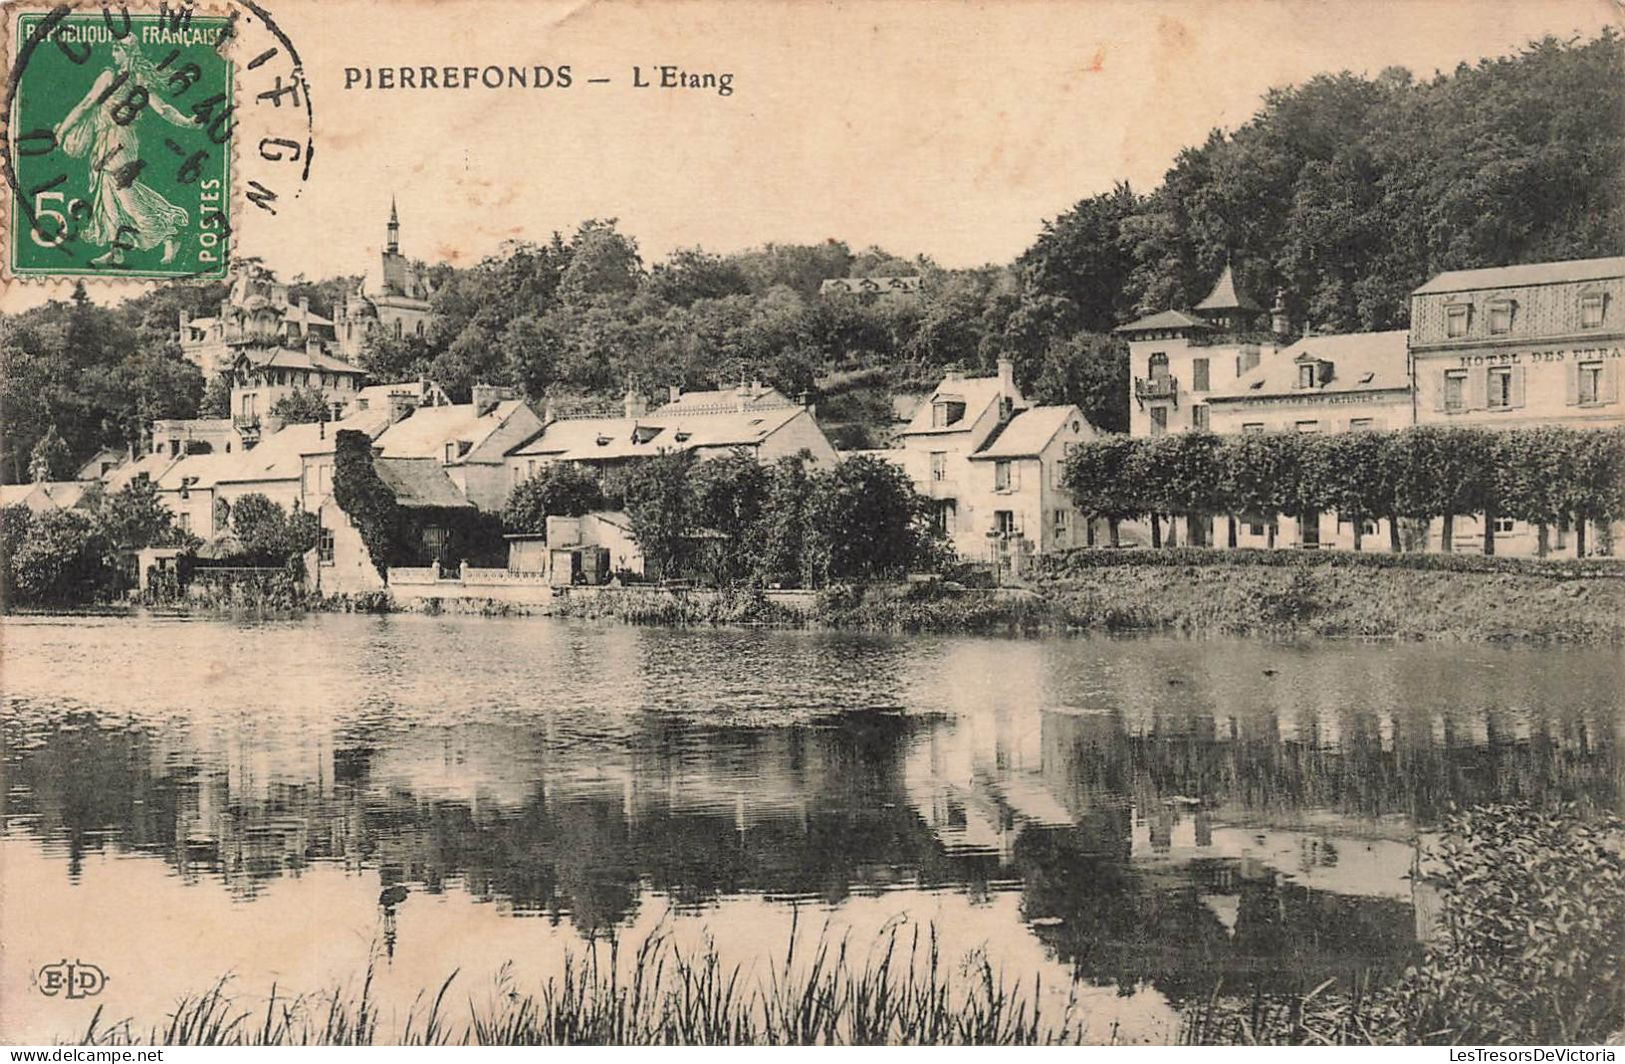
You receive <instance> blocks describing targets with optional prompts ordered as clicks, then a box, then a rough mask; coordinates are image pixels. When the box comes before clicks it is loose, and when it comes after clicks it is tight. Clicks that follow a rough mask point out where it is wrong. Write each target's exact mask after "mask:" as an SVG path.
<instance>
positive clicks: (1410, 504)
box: [1066, 425, 1625, 555]
mask: <svg viewBox="0 0 1625 1064" xmlns="http://www.w3.org/2000/svg"><path fill="white" fill-rule="evenodd" d="M1066 481H1067V485H1068V487H1069V488H1070V489H1071V491H1072V495H1073V497H1074V498H1075V499H1076V501H1077V505H1078V508H1079V509H1080V510H1082V511H1083V512H1084V513H1085V514H1087V515H1089V516H1090V517H1091V518H1100V519H1104V520H1106V521H1107V522H1108V523H1109V524H1110V526H1111V528H1112V530H1113V532H1112V534H1113V541H1114V543H1115V541H1116V528H1117V523H1118V522H1119V521H1123V520H1137V519H1142V518H1144V519H1149V520H1150V523H1151V534H1152V544H1153V546H1161V544H1162V535H1161V526H1162V518H1163V517H1165V516H1172V515H1178V516H1182V517H1185V518H1187V519H1190V521H1191V523H1192V524H1193V525H1204V524H1205V522H1206V520H1207V519H1208V518H1211V517H1213V516H1215V515H1221V514H1222V515H1227V516H1228V517H1229V545H1230V546H1235V542H1236V519H1237V517H1238V516H1244V517H1248V518H1251V519H1254V520H1258V519H1265V520H1267V521H1270V520H1273V518H1274V517H1275V516H1276V515H1278V514H1286V515H1289V516H1300V515H1304V514H1309V513H1318V512H1323V511H1335V512H1336V513H1337V514H1338V515H1339V517H1340V518H1341V519H1343V520H1347V521H1349V522H1351V523H1352V525H1353V528H1354V549H1355V550H1360V549H1361V530H1362V527H1363V525H1364V523H1365V522H1366V521H1377V520H1385V521H1387V522H1388V528H1389V537H1390V542H1389V548H1390V549H1391V550H1393V551H1395V552H1398V551H1399V550H1400V549H1401V547H1402V544H1401V542H1400V534H1399V519H1401V518H1409V519H1413V520H1420V521H1429V520H1432V519H1434V518H1439V519H1441V521H1442V523H1443V535H1442V540H1441V549H1442V550H1445V551H1449V550H1450V549H1451V541H1452V538H1453V535H1454V518H1455V515H1457V514H1482V515H1483V518H1484V553H1486V554H1493V553H1495V532H1494V529H1495V519H1496V518H1497V517H1510V518H1513V519H1515V520H1520V521H1527V522H1529V523H1531V524H1534V525H1536V526H1537V527H1538V529H1539V531H1540V539H1539V543H1540V547H1539V549H1540V553H1542V554H1544V553H1545V551H1546V544H1547V541H1548V540H1547V530H1548V529H1549V528H1550V527H1551V526H1554V525H1555V526H1558V527H1565V526H1566V527H1572V528H1573V529H1574V532H1575V545H1576V550H1577V552H1578V553H1579V554H1581V555H1583V554H1584V553H1585V534H1586V527H1587V525H1588V524H1590V525H1607V524H1608V523H1610V522H1613V521H1617V520H1620V519H1622V518H1625V429H1590V430H1588V429H1567V428H1532V429H1517V430H1507V431H1502V430H1494V429H1474V428H1454V427H1441V426H1434V425H1422V426H1416V427H1413V428H1407V429H1403V430H1400V431H1397V432H1348V433H1337V434H1325V435H1319V434H1296V433H1255V434H1247V435H1240V436H1214V435H1210V434H1207V433H1184V434H1179V435H1170V436H1160V437H1156V438H1153V439H1131V438H1129V437H1127V436H1111V437H1106V438H1103V439H1100V440H1096V441H1092V442H1090V443H1087V444H1083V445H1081V446H1079V447H1078V448H1077V449H1076V450H1075V451H1074V452H1073V454H1072V456H1071V457H1070V459H1069V460H1068V465H1067V470H1066ZM1271 528H1273V525H1271Z"/></svg>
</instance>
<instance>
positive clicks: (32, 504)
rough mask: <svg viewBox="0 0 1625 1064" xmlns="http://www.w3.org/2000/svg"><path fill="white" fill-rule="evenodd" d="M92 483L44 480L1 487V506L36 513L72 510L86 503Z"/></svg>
mask: <svg viewBox="0 0 1625 1064" xmlns="http://www.w3.org/2000/svg"><path fill="white" fill-rule="evenodd" d="M91 483H93V482H91V481H78V480H44V481H39V482H36V483H33V484H5V485H0V506H26V507H28V508H29V509H30V510H32V511H34V512H35V513H44V512H45V511H47V510H71V509H73V508H74V507H75V506H78V505H79V504H80V503H81V502H83V501H84V498H85V491H86V490H87V489H88V488H89V487H90V485H91Z"/></svg>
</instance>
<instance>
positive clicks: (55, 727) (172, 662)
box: [0, 617, 1620, 1002]
mask: <svg viewBox="0 0 1625 1064" xmlns="http://www.w3.org/2000/svg"><path fill="white" fill-rule="evenodd" d="M6 642H7V647H6V651H7V662H6V665H7V674H6V681H7V684H6V718H5V733H4V734H5V751H4V753H5V770H6V774H7V787H6V795H5V799H4V801H5V806H4V815H5V824H6V833H7V836H8V837H9V838H10V840H12V841H13V842H16V841H20V840H34V844H36V845H38V846H39V847H40V848H41V849H42V852H43V855H44V859H45V860H46V861H47V862H48V863H49V864H50V865H51V866H53V867H55V868H58V869H59V872H58V873H57V874H58V875H59V876H60V878H61V879H62V880H63V881H65V882H66V883H68V884H73V883H75V882H77V881H78V878H79V877H80V876H81V873H82V871H83V869H84V867H85V863H86V861H87V859H89V858H90V857H92V856H96V855H101V854H105V853H115V854H126V855H135V856H137V857H138V859H145V860H149V861H161V862H163V864H164V865H165V866H166V867H167V868H168V869H169V870H170V873H171V876H170V879H169V882H170V883H171V884H172V886H170V887H169V888H167V889H169V890H173V891H180V892H185V891H187V890H193V889H197V888H198V886H199V885H200V884H203V883H217V884H223V885H224V886H225V887H226V889H227V890H228V891H229V892H230V895H231V896H232V897H233V898H234V899H236V901H237V902H238V903H239V904H241V905H244V906H249V907H252V906H254V905H256V904H263V903H262V902H261V899H262V898H263V897H264V895H265V892H266V891H267V889H268V888H270V887H272V886H273V885H275V886H277V889H282V887H283V886H284V885H288V886H292V885H296V884H299V883H301V882H304V881H306V879H307V877H310V876H311V874H312V872H313V871H314V870H316V869H337V870H341V871H342V873H343V874H345V875H350V876H354V877H356V878H358V879H365V880H367V881H368V882H370V883H371V884H372V887H371V889H372V890H374V891H376V890H380V889H382V890H384V891H385V892H386V894H385V896H383V897H381V898H380V904H382V905H383V906H384V910H383V911H384V914H385V917H386V918H387V920H386V924H385V931H386V934H387V935H388V937H389V944H390V947H391V950H393V948H394V945H395V936H396V935H397V933H399V934H401V935H402V937H403V939H404V936H405V931H404V930H400V931H398V929H397V927H396V921H395V906H396V905H400V906H401V911H402V912H403V913H410V912H411V911H412V910H411V908H410V906H411V905H412V902H411V901H406V902H405V903H404V904H403V903H402V899H406V898H408V897H409V895H408V894H407V893H406V891H407V890H409V891H410V892H412V893H417V892H422V893H424V894H427V895H430V896H442V897H443V896H446V895H452V894H456V895H466V896H467V897H469V898H471V899H473V900H475V901H477V902H490V903H496V904H497V905H499V906H500V907H501V909H502V912H503V913H505V914H507V915H508V916H509V917H513V916H525V915H535V916H540V917H544V918H545V919H546V920H547V921H548V922H549V923H550V924H553V925H558V926H561V927H568V928H572V929H573V933H576V934H583V935H585V934H594V933H598V932H602V931H605V930H607V929H612V928H615V927H619V926H624V925H627V924H629V923H631V922H633V921H635V920H637V919H638V918H639V916H640V913H642V914H645V915H646V910H648V909H650V908H652V907H654V906H657V905H660V906H669V905H675V906H676V907H677V908H678V909H679V910H683V911H699V912H702V913H710V914H713V915H717V914H722V913H726V912H728V911H730V910H728V908H727V907H728V906H729V905H732V904H736V899H742V898H747V897H753V898H758V899H761V900H762V901H763V902H765V903H766V904H767V905H768V906H769V907H770V908H771V907H775V906H776V907H777V911H780V912H782V913H784V914H788V912H789V911H790V904H791V903H797V904H804V903H815V904H818V905H822V906H829V907H834V908H836V909H841V908H843V907H848V906H850V904H851V902H852V900H853V899H857V898H889V899H892V900H893V901H894V902H895V904H896V905H897V906H898V907H900V908H901V907H906V906H909V905H911V904H914V900H915V899H920V898H926V897H930V896H933V895H941V894H952V895H957V896H959V897H962V898H964V899H965V900H966V901H967V902H968V903H969V904H970V908H969V909H967V910H964V912H965V913H966V914H967V915H966V917H965V918H966V919H972V918H974V919H975V920H977V921H979V923H978V930H977V933H978V934H981V935H982V936H983V937H985V938H988V939H998V938H999V937H1001V936H1004V937H1008V936H1012V935H1017V936H1028V937H1030V938H1031V939H1032V940H1034V941H1035V942H1036V943H1038V944H1041V947H1042V949H1043V950H1044V952H1045V953H1046V954H1047V956H1048V957H1049V958H1051V959H1052V960H1053V961H1056V962H1059V963H1061V964H1064V965H1066V966H1068V967H1069V968H1070V969H1071V970H1072V972H1073V973H1074V974H1075V975H1076V976H1077V977H1078V978H1080V979H1082V980H1084V981H1086V982H1087V983H1089V984H1095V985H1100V986H1103V987H1113V988H1117V989H1119V990H1121V991H1122V992H1124V993H1129V992H1132V991H1136V990H1142V989H1144V988H1147V987H1150V988H1154V989H1155V990H1156V991H1158V992H1159V993H1160V994H1162V995H1164V996H1165V997H1166V998H1168V999H1171V1000H1173V1001H1175V1002H1177V1001H1180V1000H1184V999H1186V998H1188V997H1192V996H1203V995H1206V994H1208V993H1210V992H1211V991H1212V989H1213V986H1214V982H1215V980H1216V979H1218V978H1221V977H1222V978H1223V979H1224V980H1225V981H1226V983H1227V985H1230V986H1232V987H1235V986H1245V985H1258V986H1265V987H1285V986H1304V985H1312V984H1313V983H1315V982H1318V981H1320V980H1321V979H1324V978H1326V977H1327V976H1331V975H1340V976H1349V975H1353V974H1356V973H1359V972H1362V971H1375V972H1378V973H1381V972H1383V971H1387V970H1390V969H1392V968H1394V967H1396V966H1399V965H1403V964H1404V963H1405V962H1406V960H1407V959H1408V958H1409V957H1410V956H1411V951H1412V949H1413V946H1414V942H1415V937H1416V936H1415V917H1414V915H1413V902H1412V897H1411V889H1410V879H1409V876H1408V873H1409V871H1410V863H1411V860H1412V854H1413V840H1414V838H1415V836H1416V833H1417V832H1418V830H1421V829H1424V828H1425V827H1426V826H1427V825H1428V824H1429V823H1431V822H1432V821H1433V820H1435V819H1436V818H1437V816H1438V815H1439V813H1440V811H1441V810H1442V809H1444V808H1445V807H1446V806H1447V805H1448V804H1449V803H1452V802H1454V803H1472V802H1479V801H1488V800H1496V799H1504V798H1521V799H1529V800H1534V801H1543V802H1544V801H1575V802H1581V803H1589V804H1595V805H1604V806H1608V807H1617V804H1618V801H1619V789H1620V788H1619V772H1618V768H1619V766H1618V761H1617V757H1616V748H1617V740H1618V736H1619V728H1620V722H1619V716H1618V711H1617V709H1616V698H1617V695H1616V691H1617V666H1618V662H1617V659H1616V658H1615V657H1614V656H1613V655H1612V653H1611V652H1599V651H1578V650H1538V651H1537V650H1528V649H1504V648H1467V649H1463V648H1459V647H1438V646H1381V647H1377V646H1359V645H1319V646H1314V647H1303V646H1289V645H1274V644H1265V643H1256V642H1252V643H1244V642H1206V643H1204V642H1187V641H1175V640H1164V639H1157V640H1135V641H1101V640H1088V641H1085V640H1054V641H1031V642H1004V641H993V640H972V639H913V640H902V639H890V638H871V637H853V636H830V635H818V634H810V633H792V632H731V631H720V632H711V631H699V632H673V631H664V630H643V629H631V628H623V627H613V626H610V627H598V626H591V625H577V624H565V623H559V622H552V621H493V620H484V619H458V618H439V619H431V618H393V619H388V620H377V619H371V618H356V617H322V618H313V619H311V620H309V621H305V622H300V623H294V624H273V625H257V626H232V625H226V624H220V623H212V622H210V623H203V622H188V623H182V622H174V621H128V620H123V621H111V622H98V623H86V624H80V625H67V624H54V623H50V622H47V621H25V622H21V623H16V624H8V626H7V630H6ZM182 649H184V651H185V652H184V653H177V651H179V650H182ZM87 661H94V662H96V663H97V667H96V668H94V669H81V668H75V667H74V666H76V665H79V664H82V663H84V662H87ZM158 661H163V662H164V663H165V669H166V670H167V676H166V678H165V679H164V680H162V681H160V680H159V679H158V676H157V675H156V672H155V670H154V669H153V663H154V662H158ZM0 867H4V868H5V869H6V874H8V875H10V874H11V870H10V866H8V865H4V863H3V862H0ZM397 885H399V888H406V890H399V888H397ZM392 888H394V889H397V890H399V893H397V894H390V893H389V891H390V890H391V889H392ZM323 889H325V888H323ZM310 891H311V899H312V900H311V904H319V903H320V901H319V899H320V895H319V892H318V888H316V887H315V886H312V887H311V888H310ZM1001 896H1014V897H1015V898H1017V899H1018V901H1019V904H1018V906H1017V908H1016V909H1015V910H1011V909H1008V908H1001V907H999V906H994V905H990V904H989V901H990V900H991V899H993V898H996V897H1001ZM388 897H395V898H396V900H395V902H394V903H389V902H388V901H387V898H388ZM130 904H131V907H132V912H134V913H137V914H138V913H139V910H140V907H141V906H142V905H143V904H145V902H143V901H142V900H141V899H139V898H135V899H132V900H131V903H130ZM154 904H157V903H156V902H154ZM41 909H42V911H41V912H40V913H39V914H38V919H40V920H42V921H46V922H51V921H56V922H57V923H59V924H61V925H63V926H66V925H68V924H72V923H73V922H75V921H76V920H82V919H83V917H82V915H80V914H79V913H78V912H77V911H76V910H75V909H74V907H73V906H72V905H71V904H67V903H63V904H61V905H55V904H51V903H47V904H45V905H43V906H42V907H41ZM977 914H980V915H977ZM784 918H785V919H786V920H787V919H788V916H787V915H786V916H785V917H784ZM401 923H402V924H403V925H405V924H407V923H408V921H407V920H406V919H405V918H404V917H403V918H402V920H401ZM420 933H428V932H420ZM454 940H455V936H453V937H452V941H454ZM441 952H443V953H444V955H443V956H439V957H438V958H436V959H437V960H438V962H439V964H440V965H441V968H442V970H447V971H449V970H450V969H451V968H453V967H457V966H458V965H459V964H461V963H463V961H464V958H462V957H460V956H458V955H457V949H456V947H455V946H452V945H447V946H444V947H442V948H441ZM23 960H24V961H26V960H27V959H26V958H24V959H23ZM1016 974H1018V975H1019V974H1021V973H1016ZM11 978H12V977H11V976H9V975H8V980H9V979H11Z"/></svg>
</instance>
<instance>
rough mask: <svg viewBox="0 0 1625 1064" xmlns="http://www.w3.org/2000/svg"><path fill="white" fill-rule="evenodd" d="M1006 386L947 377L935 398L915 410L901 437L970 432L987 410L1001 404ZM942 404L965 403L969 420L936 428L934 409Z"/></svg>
mask: <svg viewBox="0 0 1625 1064" xmlns="http://www.w3.org/2000/svg"><path fill="white" fill-rule="evenodd" d="M1002 391H1003V386H1002V385H1001V384H1000V383H999V378H997V377H944V378H943V380H942V382H941V383H940V384H938V385H937V387H936V389H935V390H934V391H932V393H931V395H930V396H929V397H927V398H926V400H925V401H924V402H922V403H921V404H920V405H919V406H918V407H916V408H915V410H914V416H913V417H911V418H909V421H908V424H907V425H905V426H904V427H903V428H902V429H900V430H899V431H898V433H897V434H898V435H899V436H925V435H931V434H935V433H948V432H969V431H970V430H971V429H973V428H975V427H976V421H977V419H978V418H980V417H981V416H982V415H983V414H984V413H986V412H987V408H988V407H990V406H992V405H993V404H994V403H996V402H998V400H999V396H1000V394H1002ZM938 401H948V402H963V403H964V404H965V416H964V417H962V418H960V419H959V420H958V421H956V422H954V423H953V424H952V425H948V426H946V427H941V428H938V427H933V426H932V424H931V414H932V407H933V406H934V405H935V404H936V403H937V402H938Z"/></svg>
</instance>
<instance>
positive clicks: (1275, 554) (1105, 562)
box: [1038, 547, 1625, 580]
mask: <svg viewBox="0 0 1625 1064" xmlns="http://www.w3.org/2000/svg"><path fill="white" fill-rule="evenodd" d="M1204 565H1257V566H1280V567H1298V568H1345V569H1417V570H1422V571H1425V572H1442V573H1518V574H1523V575H1528V576H1548V577H1551V578H1553V579H1557V580H1578V579H1598V578H1603V579H1606V578H1625V559H1621V558H1584V559H1580V558H1502V557H1495V556H1486V555H1481V554H1386V553H1354V552H1352V551H1340V550H1256V549H1252V548H1249V549H1246V550H1219V549H1207V548H1200V547H1178V548H1171V549H1167V550H1114V551H1104V550H1091V549H1089V548H1082V547H1080V548H1077V549H1074V550H1069V551H1059V552H1056V553H1054V554H1046V555H1042V556H1040V557H1039V559H1038V573H1039V575H1040V576H1044V577H1049V578H1051V579H1064V578H1065V577H1066V576H1067V575H1068V574H1069V573H1079V572H1082V571H1084V570H1087V569H1113V568H1118V567H1130V568H1133V567H1143V566H1175V567H1181V566H1204Z"/></svg>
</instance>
